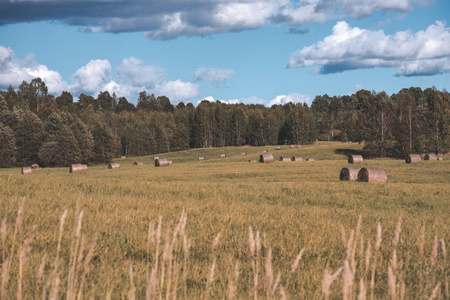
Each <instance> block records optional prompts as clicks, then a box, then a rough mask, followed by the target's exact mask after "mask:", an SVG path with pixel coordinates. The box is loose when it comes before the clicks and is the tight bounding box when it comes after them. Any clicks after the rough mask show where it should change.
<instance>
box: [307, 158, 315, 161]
mask: <svg viewBox="0 0 450 300" xmlns="http://www.w3.org/2000/svg"><path fill="white" fill-rule="evenodd" d="M306 161H314V158H307V159H306Z"/></svg>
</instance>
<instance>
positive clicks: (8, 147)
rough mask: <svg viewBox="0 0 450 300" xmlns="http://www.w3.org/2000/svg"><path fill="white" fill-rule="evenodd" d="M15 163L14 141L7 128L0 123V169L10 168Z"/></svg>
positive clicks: (12, 134)
mask: <svg viewBox="0 0 450 300" xmlns="http://www.w3.org/2000/svg"><path fill="white" fill-rule="evenodd" d="M15 162H16V139H15V138H14V133H13V131H12V130H11V128H9V127H8V126H5V125H3V123H1V122H0V168H5V167H11V166H12V165H14V163H15Z"/></svg>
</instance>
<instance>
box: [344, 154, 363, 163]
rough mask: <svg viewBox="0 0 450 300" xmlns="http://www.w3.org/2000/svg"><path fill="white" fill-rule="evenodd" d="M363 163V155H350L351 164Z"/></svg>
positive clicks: (349, 161)
mask: <svg viewBox="0 0 450 300" xmlns="http://www.w3.org/2000/svg"><path fill="white" fill-rule="evenodd" d="M363 162H364V159H363V157H362V156H361V155H349V156H348V163H349V164H362V163H363Z"/></svg>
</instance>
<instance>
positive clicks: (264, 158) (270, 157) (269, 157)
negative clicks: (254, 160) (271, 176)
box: [259, 153, 273, 163]
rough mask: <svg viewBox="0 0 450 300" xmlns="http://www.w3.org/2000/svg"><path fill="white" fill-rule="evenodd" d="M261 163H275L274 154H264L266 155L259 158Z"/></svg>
mask: <svg viewBox="0 0 450 300" xmlns="http://www.w3.org/2000/svg"><path fill="white" fill-rule="evenodd" d="M259 162H262V163H270V162H273V155H272V153H264V154H261V155H260V156H259Z"/></svg>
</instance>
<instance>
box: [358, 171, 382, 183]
mask: <svg viewBox="0 0 450 300" xmlns="http://www.w3.org/2000/svg"><path fill="white" fill-rule="evenodd" d="M357 180H358V181H362V182H370V183H387V182H388V177H387V174H386V171H385V170H383V169H375V168H361V170H359V172H358V178H357Z"/></svg>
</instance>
